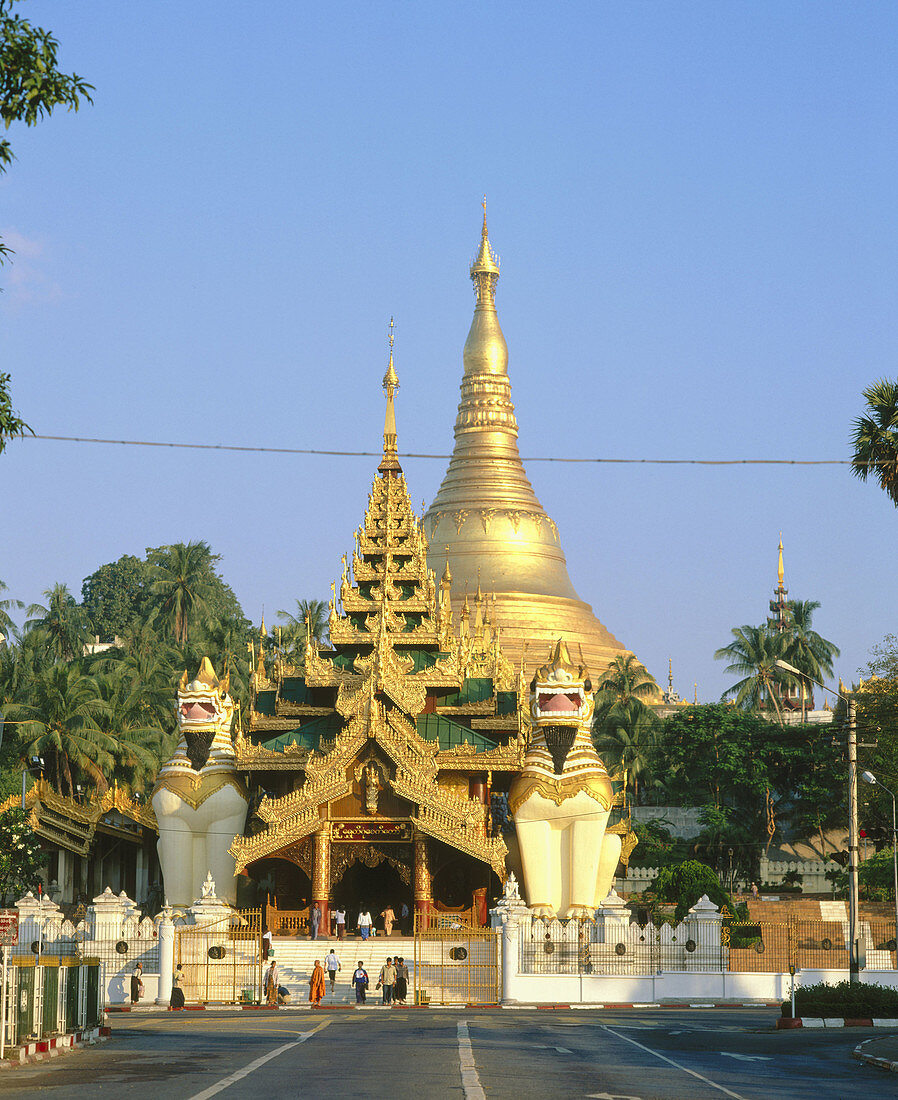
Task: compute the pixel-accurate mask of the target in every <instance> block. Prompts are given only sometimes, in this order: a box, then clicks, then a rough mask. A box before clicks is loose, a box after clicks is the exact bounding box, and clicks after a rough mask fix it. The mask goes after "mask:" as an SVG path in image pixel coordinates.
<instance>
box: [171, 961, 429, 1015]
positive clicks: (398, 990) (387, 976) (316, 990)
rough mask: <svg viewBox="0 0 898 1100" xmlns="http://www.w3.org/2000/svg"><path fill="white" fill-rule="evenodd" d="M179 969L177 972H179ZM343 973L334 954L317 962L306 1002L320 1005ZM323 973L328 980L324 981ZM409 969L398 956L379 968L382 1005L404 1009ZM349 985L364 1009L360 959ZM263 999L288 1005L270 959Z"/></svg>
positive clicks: (365, 975) (363, 971) (363, 973)
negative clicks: (328, 989)
mask: <svg viewBox="0 0 898 1100" xmlns="http://www.w3.org/2000/svg"><path fill="white" fill-rule="evenodd" d="M179 969H180V968H179ZM342 969H343V967H342V964H341V963H340V959H339V958H338V956H337V954H336V952H335V951H333V950H331V951H329V952H328V954H327V955H326V956H325V959H324V966H322V965H321V960H320V959H316V960H315V965H314V966H313V968H312V973H311V976H310V977H309V1002H310V1003H311V1004H312V1005H316V1006H317V1005H320V1004H321V1001H322V998H323V997H324V996H325V994H326V992H327V986H326V981H327V980H329V981H330V987H331V993H334V992H335V991H336V988H337V974H338V973H339V972H340V971H341V970H342ZM325 971H326V972H327V979H325ZM408 980H409V973H408V967H407V966H406V965H405V959H403V958H402V957H401V956H398V955H397V956H396V958H395V959H394V958H393V957H389V958H388V959H387V961H386V962H385V963H384V965H383V966H382V967H381V968H380V975H379V976H378V979H377V985H376V987H375V988H376V989H380V990H381V996H382V998H383V1004H385V1005H404V1004H405V1003H406V997H407V996H408ZM352 985H353V988H354V989H355V1000H356V1004H360V1005H363V1004H365V1002H366V998H367V994H368V986H369V978H368V971H367V970H366V969H365V964H364V963H363V961H362V960H361V959H359V965H358V966H357V967H356V969H355V971H354V972H353V975H352ZM263 991H264V993H265V999H266V1001H267V1003H268V1004H269V1005H272V1006H274V1005H283V1004H289V1003H290V993H289V991H288V990H287V989H285V987H284V986H282V985H281V983H280V975H279V973H278V964H277V960H276V959H275V958H273V957H272V959H271V962H270V963H269V966H268V969H267V970H266V971H265V978H264V981H263Z"/></svg>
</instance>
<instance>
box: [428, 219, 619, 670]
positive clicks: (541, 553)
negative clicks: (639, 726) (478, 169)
mask: <svg viewBox="0 0 898 1100" xmlns="http://www.w3.org/2000/svg"><path fill="white" fill-rule="evenodd" d="M470 274H471V279H472V281H473V283H474V289H475V295H476V303H475V307H474V318H473V321H472V322H471V329H470V332H469V333H468V338H467V341H466V342H465V348H464V368H465V369H464V375H463V377H462V382H461V399H460V401H459V406H458V416H457V418H456V421H455V448H454V450H453V454H452V458H451V460H450V462H449V468H448V469H447V471H446V475H445V477H444V478H443V483H442V485H441V486H440V489H439V492H438V493H437V495H436V497H435V498H434V501H433V503H432V504H431V506H430V508H429V509H428V510H427V513H426V514H425V517H424V520H425V525H426V530H427V534H428V537H429V539H430V544H431V547H430V550H429V552H428V561H429V563H430V565H431V566H432V567H433V568H434V570H435V571H436V572H437V573H439V572H441V571H442V570H443V567H444V566H445V564H446V562H447V560H448V561H451V563H452V572H453V582H452V602H453V605H454V606H455V607H456V608H461V606H462V602H463V600H464V598H465V594H466V592H467V591H471V592H473V591H474V590H475V588H477V587H478V586H482V588H483V590H484V591H486V592H489V593H491V594H492V595H493V596H495V601H494V603H493V610H492V614H493V616H494V618H493V622H494V625H495V626H498V627H501V631H502V648H503V651H504V652H505V654H506V656H507V657H508V658H509V659H510V660H511V661H512V662H513V663H514V664H515V666H519V665H520V663H521V661H522V659H523V660H524V661H525V664H526V665H527V667H528V669H530V670H532V669H533V668H534V667H535V666H536V664H537V663H539V661H541V660H542V659H543V656H544V654H545V653H546V651H547V650H548V649H549V647H550V646H551V644H552V643H554V642H555V640H556V639H557V638H559V637H563V638H564V639H565V640H566V641H567V643H568V645H570V646H572V647H574V649H575V650H576V647H578V646H579V647H581V648H582V651H583V656H584V658H585V660H586V663H587V664H588V665H589V666H590V668H591V669H593V671H594V673H595V674H600V673H601V672H602V671H603V670H604V669H605V668H607V666H608V665H609V663H610V662H611V660H612V659H613V658H614V657H615V656H617V655H618V654H623V653H627V652H628V650H626V648H625V647H624V646H623V645H622V644H621V643H620V642H619V641H618V640H617V638H615V637H614V635H612V634H611V633H610V632H609V631H608V630H607V629H606V628H605V627H604V626H603V625H602V623H600V622H599V620H598V619H597V618H596V617H595V615H594V614H593V612H592V609H591V608H590V606H589V605H588V604H586V603H584V602H583V601H582V600H581V599H580V598H579V596H578V595H577V593H576V591H575V590H574V586H573V585H572V583H571V580H570V577H569V576H568V572H567V564H566V562H565V557H564V552H563V551H562V548H561V541H560V538H559V534H558V528H557V526H556V525H555V523H554V521H553V520H552V519H551V517H550V516H549V515H548V514H547V513H546V511H545V509H544V508H543V506H542V504H541V503H540V502H539V500H538V498H537V496H536V494H535V492H534V491H533V487H532V485H531V484H530V481H529V479H528V477H527V474H526V472H525V470H524V465H523V463H522V461H521V457H520V454H519V452H518V444H517V435H518V425H517V421H516V419H515V412H514V405H513V404H512V400H511V381H510V379H509V376H508V347H507V345H506V343H505V337H504V336H503V334H502V328H501V326H500V324H499V316H498V313H497V312H496V284H497V283H498V280H499V257H498V256H497V255H496V253H495V252H494V251H493V248H492V245H491V244H490V240H489V234H488V231H487V223H486V204H485V203H484V212H483V229H482V232H481V238H480V248H479V250H478V253H477V255H476V256H475V258H474V261H473V263H472V264H471V272H470ZM525 651H526V657H525Z"/></svg>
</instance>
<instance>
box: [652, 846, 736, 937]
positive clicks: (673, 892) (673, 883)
mask: <svg viewBox="0 0 898 1100" xmlns="http://www.w3.org/2000/svg"><path fill="white" fill-rule="evenodd" d="M652 893H653V894H654V895H655V897H656V898H658V899H659V900H660V901H675V902H676V903H677V908H676V912H675V913H674V920H675V922H676V923H677V924H679V922H680V921H681V920H682V919H683V918H684V917H685V916H686V913H687V912H688V911H689V909H691V908H692V906H693V905H695V903H696V902H697V901H698V899H699V898H700V897H701V896H702V895H703V894H707V895H708V897H709V898H710V899H711V901H713V902H714V904H715V905H716V906H717V907H718V908H719V909H722V908H723V907H724V906H725V905H728V906H729V907H730V912H732V911H733V901H732V898H731V897H730V895H729V894H728V893H727V892H726V890H724V888H723V887H722V886H721V885H720V879H718V877H717V875H716V873H715V872H714V871H712V869H711V868H710V867H709V866H708V865H707V864H706V863H700V862H699V861H698V860H697V859H687V860H686V862H685V863H680V864H678V865H677V866H676V867H663V868H662V869H661V872H660V873H659V875H658V877H657V878H656V879H655V882H654V885H653V886H652Z"/></svg>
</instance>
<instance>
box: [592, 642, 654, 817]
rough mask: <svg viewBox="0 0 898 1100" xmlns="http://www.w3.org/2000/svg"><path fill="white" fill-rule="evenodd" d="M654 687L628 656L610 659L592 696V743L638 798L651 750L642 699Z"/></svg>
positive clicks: (650, 716) (648, 712) (650, 717)
mask: <svg viewBox="0 0 898 1100" xmlns="http://www.w3.org/2000/svg"><path fill="white" fill-rule="evenodd" d="M657 691H658V685H657V684H656V683H655V680H654V678H653V677H652V676H650V675H649V673H648V672H646V670H645V668H644V667H643V666H642V665H641V664H640V663H639V661H638V660H637V659H636V657H635V656H634V655H633V654H632V653H627V654H625V655H623V654H621V655H618V656H617V657H615V658H614V660H613V661H612V662H611V664H610V665H609V667H608V669H607V670H606V671H605V673H604V675H603V677H602V680H601V682H600V684H599V687H598V690H597V692H596V710H595V716H594V718H593V740H594V742H595V746H596V749H597V750H598V751H599V752H600V753H601V754H602V755H603V757H604V758H605V760H606V763H608V764H610V766H611V768H612V770H618V771H620V772H621V773H622V774H623V776H624V786H625V787H632V789H633V800H634V801H636V800H637V799H638V797H639V781H640V779H641V778H643V779H644V778H645V776H646V774H647V773H648V771H649V767H650V761H651V757H652V752H653V750H654V747H655V730H656V722H655V715H654V712H653V711H652V709H651V707H649V706H647V705H646V703H645V701H644V700H646V699H650V698H652V697H653V696H654V695H655V694H656V693H657Z"/></svg>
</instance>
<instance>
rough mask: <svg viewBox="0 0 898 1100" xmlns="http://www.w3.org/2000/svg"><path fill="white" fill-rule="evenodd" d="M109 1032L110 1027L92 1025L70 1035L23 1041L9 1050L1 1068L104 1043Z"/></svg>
mask: <svg viewBox="0 0 898 1100" xmlns="http://www.w3.org/2000/svg"><path fill="white" fill-rule="evenodd" d="M109 1034H110V1029H109V1028H108V1027H92V1028H88V1029H87V1030H86V1031H74V1032H71V1033H69V1034H68V1035H54V1036H53V1037H52V1038H48V1039H37V1040H35V1041H34V1042H33V1043H23V1044H22V1045H21V1046H18V1047H12V1048H11V1049H10V1050H8V1051H7V1053H6V1057H5V1058H4V1059H3V1061H2V1062H0V1069H11V1068H12V1067H13V1066H22V1065H30V1064H33V1063H35V1062H46V1061H49V1060H50V1059H51V1058H57V1057H58V1056H59V1055H60V1054H67V1053H69V1052H70V1051H73V1050H80V1049H81V1048H82V1047H85V1046H94V1044H96V1043H104V1042H105V1041H106V1040H107V1039H108V1038H109Z"/></svg>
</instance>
